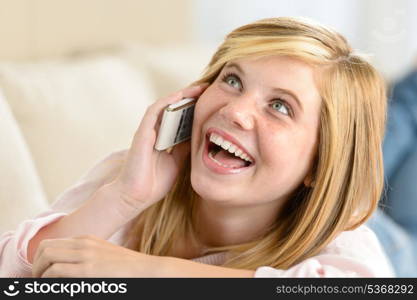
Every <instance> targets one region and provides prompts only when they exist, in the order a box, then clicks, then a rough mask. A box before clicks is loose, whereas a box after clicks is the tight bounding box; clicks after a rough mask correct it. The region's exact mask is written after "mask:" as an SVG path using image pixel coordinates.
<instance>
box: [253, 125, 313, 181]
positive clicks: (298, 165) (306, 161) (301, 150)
mask: <svg viewBox="0 0 417 300" xmlns="http://www.w3.org/2000/svg"><path fill="white" fill-rule="evenodd" d="M265 132H269V133H270V134H268V135H264V138H263V139H262V138H261V139H260V140H262V141H260V145H261V151H262V150H263V151H262V157H264V158H265V161H264V163H265V164H266V166H268V167H269V170H270V172H272V173H274V174H275V173H279V174H280V176H285V177H287V175H288V176H290V177H293V176H295V177H296V178H298V177H300V176H302V175H303V174H304V173H306V172H307V171H308V168H309V166H310V163H311V160H312V157H313V154H314V153H313V152H314V140H313V139H312V137H311V136H310V135H309V134H308V132H300V131H299V130H298V131H297V130H288V129H283V128H280V129H279V128H274V127H272V126H271V127H269V130H268V131H265Z"/></svg>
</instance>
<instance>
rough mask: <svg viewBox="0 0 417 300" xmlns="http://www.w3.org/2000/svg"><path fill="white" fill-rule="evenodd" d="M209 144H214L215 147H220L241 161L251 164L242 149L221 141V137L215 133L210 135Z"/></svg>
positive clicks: (250, 160) (226, 141)
mask: <svg viewBox="0 0 417 300" xmlns="http://www.w3.org/2000/svg"><path fill="white" fill-rule="evenodd" d="M210 142H212V143H215V144H216V145H218V146H220V147H222V148H223V149H224V150H227V151H229V152H230V153H233V154H234V155H235V156H237V157H240V158H241V159H243V160H246V161H248V162H253V161H252V159H250V157H249V155H248V154H247V153H245V152H244V151H243V150H242V149H240V148H239V147H238V146H236V145H235V144H233V143H232V142H230V141H228V140H225V139H223V138H222V137H221V136H219V135H217V134H215V133H211V134H210Z"/></svg>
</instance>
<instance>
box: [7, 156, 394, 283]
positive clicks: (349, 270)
mask: <svg viewBox="0 0 417 300" xmlns="http://www.w3.org/2000/svg"><path fill="white" fill-rule="evenodd" d="M126 153H127V150H122V151H118V152H114V153H112V154H110V155H109V156H107V157H106V158H104V159H103V160H102V161H100V162H99V163H97V164H96V165H95V166H94V167H93V168H91V169H90V170H89V171H88V172H87V173H86V174H85V175H84V176H83V177H82V178H81V179H80V180H79V181H78V182H77V183H76V184H75V185H74V186H72V187H70V188H69V189H67V190H66V191H64V192H63V193H62V194H61V195H60V196H59V197H58V198H57V200H56V201H55V202H54V203H53V204H52V205H51V207H50V209H49V210H47V211H45V212H43V213H41V214H39V215H37V216H36V217H34V218H33V219H29V220H25V221H23V222H22V223H21V224H20V225H19V226H18V227H17V228H16V230H13V231H8V232H5V233H3V234H2V235H0V277H32V265H31V264H30V263H29V262H28V261H27V246H28V243H29V241H30V240H31V238H32V237H33V236H35V234H36V233H37V232H38V231H39V230H40V229H41V228H42V227H44V226H46V225H48V224H50V223H52V222H55V221H57V220H58V219H59V218H62V217H63V216H65V215H67V214H69V213H70V212H71V211H73V210H75V209H76V208H78V207H79V206H80V205H81V204H82V203H83V202H84V201H86V200H87V199H88V198H89V197H90V196H91V195H92V194H93V193H94V192H95V191H96V190H97V189H98V188H99V187H100V186H102V185H103V184H106V183H108V182H110V181H111V180H112V179H113V178H114V177H115V176H116V175H117V174H118V171H119V170H120V167H121V166H122V162H123V160H124V158H125V155H126ZM132 225H133V220H132V221H130V222H128V223H127V224H125V225H124V227H122V228H121V229H120V230H119V231H117V232H116V233H115V234H113V235H112V236H111V237H110V238H109V239H108V241H110V242H112V243H114V244H117V245H122V246H124V242H125V241H126V240H127V233H128V231H129V229H130V228H131V226H132ZM226 255H227V254H226V253H225V252H222V253H216V254H211V255H206V256H202V257H198V258H194V259H192V260H193V261H197V262H201V263H206V264H212V265H220V264H222V262H223V261H224V260H225V259H226ZM393 276H394V272H393V269H392V266H391V265H390V263H389V262H388V259H387V258H386V256H385V254H384V252H383V250H382V247H381V245H380V243H379V242H378V240H377V238H376V236H375V234H374V233H373V232H372V231H371V230H370V229H369V228H368V227H366V226H364V225H362V226H360V227H358V228H357V229H355V230H352V231H345V232H342V233H341V234H340V235H339V236H338V237H337V238H335V239H334V240H333V241H332V242H331V243H330V244H329V245H328V246H327V247H326V248H324V249H323V250H322V251H321V252H320V253H319V254H318V255H316V256H314V257H311V258H309V259H306V260H305V261H303V262H301V263H299V264H297V265H295V266H293V267H291V268H289V269H288V270H281V269H274V268H271V267H268V266H260V267H259V268H257V269H256V272H255V277H393Z"/></svg>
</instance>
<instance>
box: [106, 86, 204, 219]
mask: <svg viewBox="0 0 417 300" xmlns="http://www.w3.org/2000/svg"><path fill="white" fill-rule="evenodd" d="M207 86H208V84H203V85H199V86H192V87H187V88H185V89H183V90H181V91H179V92H177V93H175V94H172V95H170V96H168V97H166V98H162V99H160V100H158V101H156V102H155V103H154V104H152V105H151V106H149V107H148V109H147V110H146V113H145V114H144V116H143V118H142V120H141V123H140V125H139V128H138V129H137V131H136V133H135V135H134V137H133V141H132V144H131V146H130V148H129V151H128V153H127V156H126V159H125V161H124V162H123V166H122V168H121V170H120V172H119V174H118V175H117V177H116V178H115V179H114V181H113V182H111V183H110V185H111V186H112V188H114V189H115V190H117V191H118V193H120V197H115V199H119V200H118V201H121V206H122V207H123V210H124V211H126V210H132V211H133V212H135V213H140V212H141V211H143V210H144V209H145V208H146V207H149V206H150V205H152V204H154V203H156V202H158V201H160V200H161V199H163V198H164V197H165V195H166V194H167V193H168V192H169V190H170V189H171V188H172V185H173V184H174V182H175V179H176V178H177V176H178V174H179V171H180V170H181V168H182V166H183V165H184V162H185V158H186V157H187V155H188V154H189V153H190V151H191V145H190V143H189V142H184V143H181V144H178V143H180V142H181V141H184V140H186V139H188V138H189V133H190V132H191V127H192V116H193V114H192V112H193V108H194V104H195V100H191V99H184V98H194V99H197V98H198V97H199V96H200V95H201V94H202V93H203V92H204V90H205V89H206V88H207ZM171 105H172V106H171ZM166 109H168V110H167V113H166V114H167V115H169V116H166V117H165V121H164V122H163V121H162V120H163V111H164V110H166ZM171 109H172V112H171ZM177 114H178V115H177ZM174 115H175V117H174ZM159 120H161V126H159V127H160V130H159V129H158V121H159ZM173 121H175V122H174V123H172V122H173ZM163 124H164V125H163ZM170 124H175V125H174V126H171V125H170ZM164 128H165V129H164ZM158 132H160V134H161V135H160V137H159V140H160V141H159V143H160V147H158V148H160V149H162V148H165V147H167V146H168V147H169V146H172V145H176V144H178V145H176V146H175V147H173V148H172V151H171V152H168V151H158V150H156V149H155V146H156V143H157V136H158ZM172 137H173V138H172ZM115 201H116V200H115Z"/></svg>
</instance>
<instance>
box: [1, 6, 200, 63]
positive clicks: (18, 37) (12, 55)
mask: <svg viewBox="0 0 417 300" xmlns="http://www.w3.org/2000/svg"><path fill="white" fill-rule="evenodd" d="M191 1H192V0H172V1H171V0H0V41H1V44H0V60H2V61H4V60H26V59H36V58H43V57H53V56H60V55H62V54H67V53H71V52H73V51H79V50H85V49H87V50H94V49H102V48H106V47H111V46H113V45H117V44H118V43H120V42H123V41H145V42H150V43H153V44H172V43H182V42H188V41H189V40H190V36H191V32H190V28H191V24H190V22H191V18H190V14H191V13H190V10H191V8H190V3H191Z"/></svg>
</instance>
